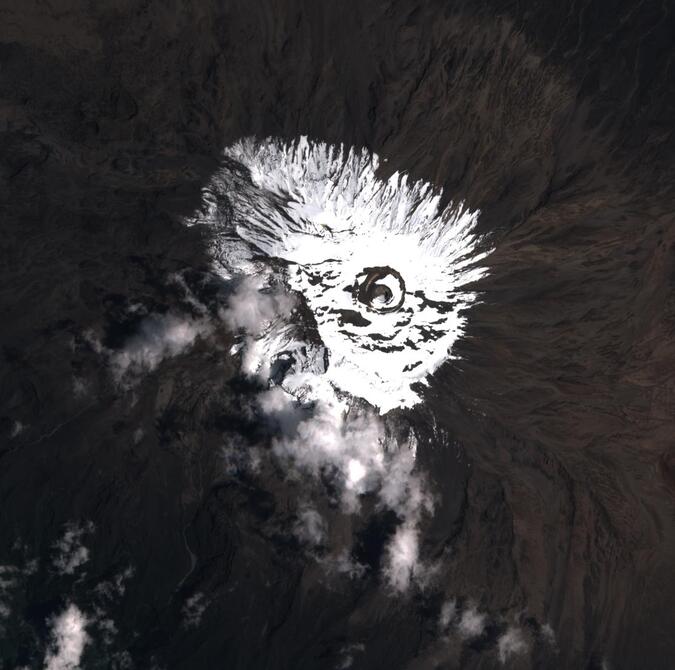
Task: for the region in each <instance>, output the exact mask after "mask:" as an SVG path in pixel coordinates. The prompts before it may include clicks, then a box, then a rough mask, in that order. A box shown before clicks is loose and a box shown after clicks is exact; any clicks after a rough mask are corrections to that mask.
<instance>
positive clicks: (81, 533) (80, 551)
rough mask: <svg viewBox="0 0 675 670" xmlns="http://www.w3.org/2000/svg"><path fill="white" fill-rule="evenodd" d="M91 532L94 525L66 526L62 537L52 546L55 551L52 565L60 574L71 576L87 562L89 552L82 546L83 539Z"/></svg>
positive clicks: (70, 524)
mask: <svg viewBox="0 0 675 670" xmlns="http://www.w3.org/2000/svg"><path fill="white" fill-rule="evenodd" d="M93 531H94V524H93V523H91V522H89V523H87V524H84V525H79V524H77V523H73V522H71V523H69V524H67V525H66V532H65V533H64V534H63V537H62V538H61V539H60V540H58V542H55V543H54V545H53V547H54V549H55V550H56V556H55V558H54V561H53V563H54V567H55V568H56V569H57V570H58V571H59V573H60V574H62V575H72V574H74V573H75V571H76V570H77V569H78V568H79V567H81V566H82V565H84V564H85V563H86V562H87V561H88V560H89V550H88V549H87V548H86V547H85V546H84V544H83V539H84V537H85V535H87V534H88V533H92V532H93Z"/></svg>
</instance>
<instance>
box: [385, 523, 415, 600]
mask: <svg viewBox="0 0 675 670" xmlns="http://www.w3.org/2000/svg"><path fill="white" fill-rule="evenodd" d="M387 555H388V560H387V565H386V567H385V574H386V575H387V578H388V579H389V582H390V584H391V585H392V586H393V587H394V588H395V589H396V590H397V591H405V590H406V589H407V588H408V586H410V582H411V580H412V578H413V575H414V573H415V568H416V567H417V565H418V560H419V537H418V532H417V529H416V528H414V527H411V526H408V525H403V526H400V527H399V528H397V529H396V533H395V534H394V537H393V539H392V540H391V542H390V543H389V545H388V547H387Z"/></svg>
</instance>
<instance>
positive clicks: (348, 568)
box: [320, 549, 366, 579]
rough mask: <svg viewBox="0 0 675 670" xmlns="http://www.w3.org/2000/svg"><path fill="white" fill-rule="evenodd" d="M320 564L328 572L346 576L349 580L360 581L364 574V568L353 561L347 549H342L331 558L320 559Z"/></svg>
mask: <svg viewBox="0 0 675 670" xmlns="http://www.w3.org/2000/svg"><path fill="white" fill-rule="evenodd" d="M320 563H321V564H323V565H324V566H325V568H326V569H327V570H328V571H329V572H335V573H337V574H339V575H347V576H348V577H349V578H350V579H360V578H361V577H363V575H364V574H365V573H366V566H365V565H363V564H362V563H359V562H358V561H355V560H354V559H353V558H352V557H351V556H350V554H349V551H348V550H347V549H342V550H341V551H340V552H338V553H337V554H335V555H333V556H329V557H327V558H323V559H321V561H320Z"/></svg>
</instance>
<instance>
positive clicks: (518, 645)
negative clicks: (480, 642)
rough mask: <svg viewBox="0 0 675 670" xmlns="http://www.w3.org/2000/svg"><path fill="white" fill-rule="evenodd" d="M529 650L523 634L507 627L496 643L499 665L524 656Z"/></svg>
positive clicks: (517, 629) (518, 630) (516, 629)
mask: <svg viewBox="0 0 675 670" xmlns="http://www.w3.org/2000/svg"><path fill="white" fill-rule="evenodd" d="M528 648H529V645H528V643H527V640H526V639H525V636H524V635H523V632H522V631H521V630H520V629H519V628H514V627H509V628H508V629H507V631H506V632H505V633H504V634H503V635H502V636H501V637H500V638H499V640H498V642H497V652H498V653H499V660H500V662H501V663H506V661H507V660H508V659H509V658H511V656H520V655H521V654H525V653H526V652H527V650H528Z"/></svg>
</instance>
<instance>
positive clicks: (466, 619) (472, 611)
mask: <svg viewBox="0 0 675 670" xmlns="http://www.w3.org/2000/svg"><path fill="white" fill-rule="evenodd" d="M486 623H487V615H485V614H483V613H481V612H479V611H478V610H477V609H476V607H475V606H473V605H472V606H471V607H469V608H468V609H466V610H464V612H462V616H461V617H460V619H459V622H458V623H457V630H458V631H459V634H460V636H461V637H463V638H464V639H467V640H470V639H472V638H475V637H478V636H480V635H482V634H483V631H484V630H485V625H486Z"/></svg>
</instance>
